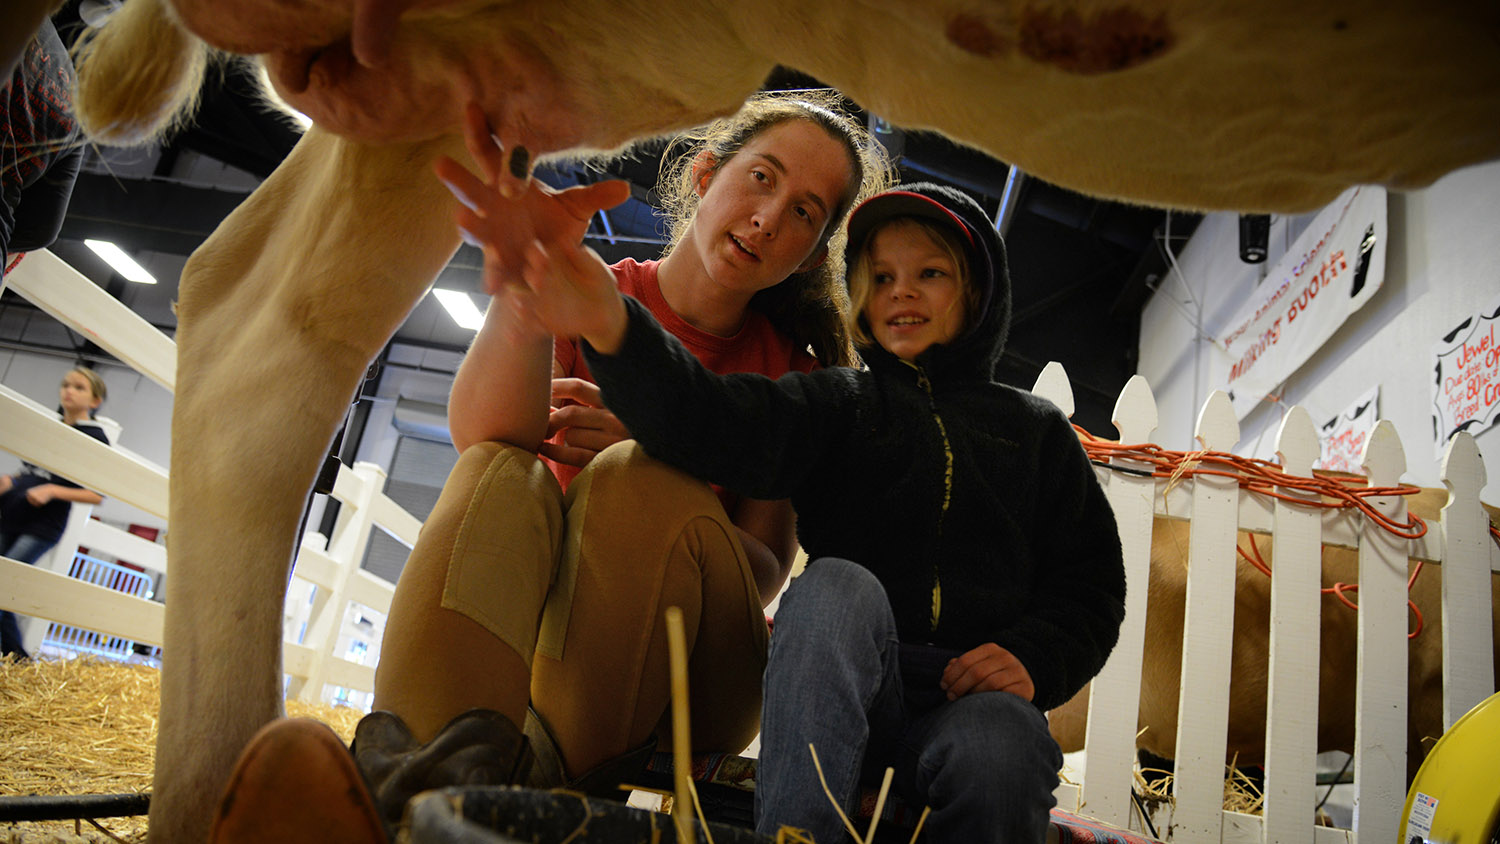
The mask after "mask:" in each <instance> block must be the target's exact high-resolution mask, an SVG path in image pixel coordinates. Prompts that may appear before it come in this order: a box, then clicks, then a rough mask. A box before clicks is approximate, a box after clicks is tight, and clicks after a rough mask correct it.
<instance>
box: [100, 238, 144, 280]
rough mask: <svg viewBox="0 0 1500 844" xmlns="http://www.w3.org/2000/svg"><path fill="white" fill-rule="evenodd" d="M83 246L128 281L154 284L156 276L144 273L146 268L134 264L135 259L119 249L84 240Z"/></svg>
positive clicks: (101, 242)
mask: <svg viewBox="0 0 1500 844" xmlns="http://www.w3.org/2000/svg"><path fill="white" fill-rule="evenodd" d="M83 245H84V246H87V247H88V248H90V249H92V250H94V253H95V254H97V255H98V256H99V257H100V258H103V259H104V260H105V261H106V262H108V264H109V265H110V266H111V267H114V270H115V272H117V273H119V274H120V275H122V276H124V277H125V278H126V280H128V281H134V282H137V283H139V284H155V283H156V276H154V275H152V274H151V273H148V272H146V268H145V267H142V266H141V265H140V264H137V263H136V262H135V259H134V258H132V257H130V256H129V255H126V254H125V252H124V250H122V249H121V248H120V247H118V246H116V245H114V244H113V243H110V242H109V241H107V240H85V241H84V242H83Z"/></svg>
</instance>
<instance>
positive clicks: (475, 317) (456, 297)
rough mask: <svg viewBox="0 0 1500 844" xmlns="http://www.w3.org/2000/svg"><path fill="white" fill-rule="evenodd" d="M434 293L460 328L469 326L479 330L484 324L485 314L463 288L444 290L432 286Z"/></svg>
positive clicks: (471, 329) (468, 327) (470, 328)
mask: <svg viewBox="0 0 1500 844" xmlns="http://www.w3.org/2000/svg"><path fill="white" fill-rule="evenodd" d="M432 295H434V296H436V297H437V300H438V302H440V303H442V305H443V307H444V308H447V309H448V315H449V316H451V317H453V321H454V322H456V323H458V327H459V328H467V329H469V330H470V331H478V330H479V326H481V325H484V314H483V313H481V312H480V310H479V308H478V307H476V306H475V305H474V300H473V299H472V298H471V297H470V296H469V294H467V293H465V292H463V291H462V290H443V289H440V288H437V287H434V288H432Z"/></svg>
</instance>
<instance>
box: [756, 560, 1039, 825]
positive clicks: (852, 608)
mask: <svg viewBox="0 0 1500 844" xmlns="http://www.w3.org/2000/svg"><path fill="white" fill-rule="evenodd" d="M900 651H901V644H900V642H899V641H898V639H897V635H896V623H895V618H894V616H893V615H892V613H891V607H890V602H889V601H888V600H887V598H886V595H885V589H884V588H883V587H882V586H881V585H880V582H879V581H878V580H876V579H875V576H874V575H872V574H871V573H870V572H869V571H868V570H867V569H865V568H864V567H862V566H860V565H858V564H856V563H852V562H849V561H848V560H840V559H834V558H822V559H819V560H816V561H814V562H812V563H810V564H809V565H808V567H807V570H806V571H805V572H803V574H802V575H801V576H800V577H798V578H797V579H795V580H793V581H792V584H791V586H790V587H789V588H788V590H787V592H786V594H785V595H783V596H782V599H781V605H780V608H779V609H778V610H777V611H776V630H775V633H773V634H772V636H771V646H770V656H769V661H768V663H767V665H766V674H765V705H764V709H763V711H762V714H761V751H760V763H759V767H758V770H757V774H756V788H755V818H756V830H757V831H758V832H760V833H761V834H764V835H772V836H774V835H775V834H776V831H777V830H778V829H779V828H780V827H781V826H783V825H785V826H792V827H796V828H799V829H805V830H807V831H808V832H810V833H812V836H813V840H815V841H817V842H819V844H825V842H837V841H840V840H843V839H844V836H845V835H847V832H846V831H845V827H844V825H843V822H842V821H841V820H839V817H838V814H837V813H836V812H835V811H834V809H833V806H832V805H831V804H830V803H829V801H828V797H827V795H826V794H825V793H824V791H823V787H822V785H821V784H820V782H819V780H818V773H817V769H816V768H814V766H813V761H812V756H811V754H810V753H809V751H808V744H809V743H811V744H812V745H813V746H814V747H815V748H816V749H817V753H818V761H819V763H820V764H821V766H822V769H823V774H824V776H825V777H826V778H827V781H828V787H829V789H830V790H831V791H832V792H833V794H834V796H835V797H837V798H838V800H839V802H840V803H841V804H842V806H843V808H844V811H845V813H846V814H847V815H849V817H850V818H851V820H852V819H853V818H854V808H855V807H856V806H857V805H858V801H859V795H860V791H861V784H862V783H873V784H875V785H878V784H879V782H880V777H881V776H883V774H884V770H885V768H886V767H893V768H895V771H896V773H895V777H894V779H893V780H892V788H893V790H894V791H895V793H897V794H899V795H901V797H902V799H903V800H905V801H906V802H907V803H908V804H910V805H911V806H912V807H914V808H915V809H917V810H918V811H920V810H921V808H922V807H923V806H931V807H932V813H931V814H930V815H929V816H928V818H927V822H926V825H925V826H924V829H925V830H926V834H927V839H928V840H929V841H932V842H935V844H948V842H965V844H968V843H969V842H973V843H974V844H982V843H983V842H1006V843H1007V844H1026V843H1027V842H1042V841H1044V840H1045V839H1046V834H1047V825H1048V812H1049V811H1050V810H1051V809H1052V807H1053V806H1054V805H1056V800H1055V799H1054V798H1053V796H1052V791H1053V789H1055V788H1056V787H1057V783H1058V779H1057V771H1058V770H1059V769H1060V768H1061V767H1062V752H1061V751H1060V750H1059V749H1058V747H1057V743H1056V742H1054V741H1053V740H1052V736H1051V735H1050V734H1049V733H1048V732H1047V720H1046V718H1045V717H1044V716H1043V715H1042V713H1041V712H1040V711H1038V710H1037V708H1036V707H1034V706H1032V705H1031V703H1030V702H1028V701H1026V700H1023V699H1021V698H1020V697H1018V696H1016V695H1013V694H1010V693H1008V692H979V693H973V694H969V695H965V696H964V697H961V698H959V699H957V700H955V701H948V700H947V699H946V697H945V696H944V695H943V694H942V693H941V691H940V690H938V691H936V692H934V691H932V689H931V688H930V687H929V686H928V684H927V682H926V681H924V682H923V684H922V685H921V686H919V687H918V688H910V687H908V686H907V684H906V683H903V674H902V662H903V660H902V658H901V653H900ZM954 653H955V655H956V653H957V652H954ZM926 661H927V662H929V663H930V662H931V660H930V659H929V660H926ZM908 673H911V672H908ZM909 680H910V678H908V682H909ZM932 682H935V681H932ZM866 823H868V821H867V822H866ZM859 832H860V834H861V835H863V834H864V832H865V827H864V826H863V825H861V826H859Z"/></svg>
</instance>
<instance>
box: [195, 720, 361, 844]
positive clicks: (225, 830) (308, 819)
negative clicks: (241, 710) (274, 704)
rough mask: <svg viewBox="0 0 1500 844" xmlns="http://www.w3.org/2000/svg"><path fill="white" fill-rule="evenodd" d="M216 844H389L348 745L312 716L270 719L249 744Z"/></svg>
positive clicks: (217, 824)
mask: <svg viewBox="0 0 1500 844" xmlns="http://www.w3.org/2000/svg"><path fill="white" fill-rule="evenodd" d="M209 841H210V842H211V844H241V842H246V844H248V843H249V842H265V841H277V842H284V844H302V842H306V843H307V844H314V842H319V843H320V844H386V842H387V841H388V839H387V837H386V833H385V829H384V828H383V827H382V825H381V822H380V818H379V816H378V815H377V814H376V812H375V804H374V802H373V801H372V800H371V799H370V792H369V790H368V789H366V787H365V783H364V780H363V779H362V778H361V777H360V773H359V769H358V768H357V767H355V764H354V758H353V757H352V756H350V754H349V750H348V748H346V747H344V742H343V741H342V740H341V739H340V738H339V737H338V735H336V734H335V733H334V732H333V730H331V729H329V728H328V726H327V725H325V724H322V723H320V722H318V721H313V720H310V719H306V718H297V719H281V720H278V721H272V722H271V723H270V724H267V725H266V726H265V727H262V728H261V730H260V732H258V733H256V734H255V737H254V738H252V739H251V740H250V743H249V744H248V745H246V747H245V750H244V752H243V753H241V754H240V758H239V761H238V762H237V763H235V767H234V772H233V773H232V774H231V775H230V777H229V785H228V786H227V787H226V788H225V790H224V797H223V799H222V800H221V801H220V802H219V811H218V813H217V815H216V816H215V817H214V825H213V830H212V832H211V833H210V834H209Z"/></svg>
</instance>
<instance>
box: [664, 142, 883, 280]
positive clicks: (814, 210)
mask: <svg viewBox="0 0 1500 844" xmlns="http://www.w3.org/2000/svg"><path fill="white" fill-rule="evenodd" d="M853 179H854V174H853V170H852V168H851V167H850V164H849V153H848V151H847V150H846V149H845V147H844V144H843V143H842V142H841V141H839V140H836V139H835V138H834V137H833V136H831V135H829V134H828V132H827V131H826V130H824V129H823V128H822V127H820V126H818V125H817V124H815V123H812V122H810V121H807V120H796V119H794V120H787V121H784V122H782V123H778V124H776V125H775V126H772V127H771V128H769V129H766V130H765V131H763V132H761V133H760V134H759V135H757V136H756V137H754V138H753V139H751V140H750V141H749V142H748V143H746V144H745V145H744V146H743V147H742V148H741V149H740V151H739V153H738V154H736V155H735V156H734V157H733V158H730V159H729V160H728V161H726V162H725V163H724V165H723V166H722V167H720V168H719V169H718V171H716V172H713V173H708V172H707V171H705V172H704V174H703V175H702V176H700V177H699V179H698V192H699V195H700V196H702V197H703V200H702V202H701V203H700V204H699V206H698V211H697V213H696V214H694V215H693V222H692V225H691V226H690V228H689V232H688V239H690V240H691V249H692V250H693V251H694V252H695V254H696V255H697V257H698V258H699V260H700V261H702V263H703V268H704V270H705V271H706V273H707V275H708V277H709V278H710V279H712V280H713V281H714V282H716V283H717V284H720V285H722V286H724V287H727V288H730V289H732V290H734V291H738V292H742V293H745V294H746V295H747V296H749V295H753V294H755V293H756V292H758V291H760V290H764V289H765V288H768V287H772V286H774V285H776V284H779V283H781V282H782V281H784V280H785V279H786V277H787V276H789V275H791V274H792V273H794V272H797V271H799V270H804V269H809V268H811V267H813V266H816V265H817V264H818V262H820V261H821V260H822V258H823V251H822V243H823V233H824V232H825V231H827V230H828V227H829V226H830V225H833V224H834V221H832V220H831V219H830V218H831V216H832V215H833V214H834V213H836V211H837V209H839V208H840V207H841V206H842V205H843V204H844V198H845V197H846V196H847V195H848V193H849V192H850V191H851V190H852V189H853V186H852V185H851V182H852V181H853Z"/></svg>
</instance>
